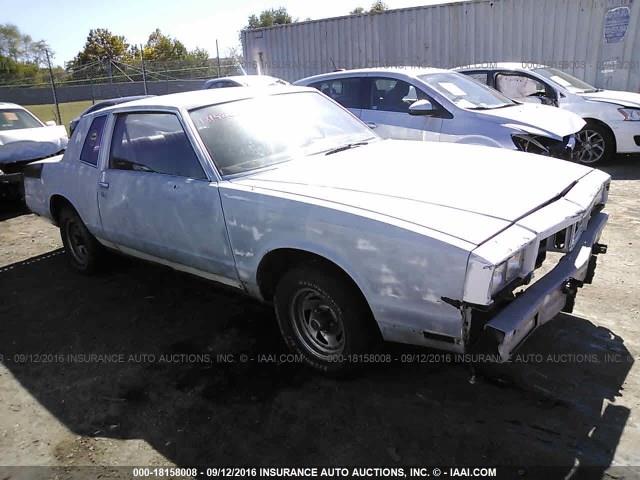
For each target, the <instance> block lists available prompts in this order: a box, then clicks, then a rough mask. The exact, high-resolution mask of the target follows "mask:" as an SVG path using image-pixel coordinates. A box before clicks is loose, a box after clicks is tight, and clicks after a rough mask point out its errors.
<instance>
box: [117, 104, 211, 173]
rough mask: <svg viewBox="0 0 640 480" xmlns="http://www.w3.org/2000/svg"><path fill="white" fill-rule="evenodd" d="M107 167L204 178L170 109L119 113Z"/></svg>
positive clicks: (198, 163)
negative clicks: (165, 110) (166, 110)
mask: <svg viewBox="0 0 640 480" xmlns="http://www.w3.org/2000/svg"><path fill="white" fill-rule="evenodd" d="M109 168H111V169H114V170H133V171H137V172H148V173H161V174H165V175H174V176H178V177H187V178H194V179H196V180H205V179H206V176H205V174H204V171H203V170H202V167H201V166H200V162H199V161H198V157H197V156H196V153H195V152H194V150H193V147H192V146H191V143H190V141H189V139H188V138H187V135H186V134H185V131H184V129H183V128H182V125H181V124H180V121H179V120H178V117H176V116H175V115H174V114H173V113H162V112H149V113H146V112H145V113H137V112H136V113H121V114H118V116H117V117H116V124H115V127H114V129H113V138H112V140H111V151H110V155H109Z"/></svg>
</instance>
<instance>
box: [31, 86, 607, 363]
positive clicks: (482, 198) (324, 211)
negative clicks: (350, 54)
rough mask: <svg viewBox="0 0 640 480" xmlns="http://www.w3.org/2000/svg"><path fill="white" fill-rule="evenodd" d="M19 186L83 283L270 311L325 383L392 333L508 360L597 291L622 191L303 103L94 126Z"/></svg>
mask: <svg viewBox="0 0 640 480" xmlns="http://www.w3.org/2000/svg"><path fill="white" fill-rule="evenodd" d="M514 108H515V107H514ZM105 139H109V141H105ZM25 175H26V176H25V190H26V200H27V204H28V206H29V208H31V210H32V211H33V212H35V213H37V214H39V215H42V216H44V217H47V218H49V219H51V220H52V221H53V222H55V223H56V224H57V225H58V226H59V227H60V232H61V236H62V240H63V243H64V246H65V250H66V253H67V255H68V258H69V261H70V262H71V265H73V266H74V267H75V268H76V269H77V270H79V271H81V272H90V271H92V270H94V269H95V268H97V267H98V265H99V262H100V259H101V255H102V254H103V253H104V252H103V249H104V248H105V247H107V248H111V249H113V250H116V251H119V252H122V253H125V254H128V255H132V256H135V257H140V258H143V259H146V260H150V261H154V262H157V263H160V264H164V265H168V266H170V267H172V268H175V269H177V270H183V271H186V272H189V273H192V274H195V275H200V276H202V277H204V278H208V279H211V280H215V281H218V282H221V283H224V284H227V285H230V286H232V287H235V288H237V289H239V290H241V291H244V292H245V293H247V294H249V295H251V296H253V297H255V298H257V299H260V300H263V301H265V302H269V303H271V302H273V304H274V307H275V311H276V314H277V315H276V316H277V321H278V324H279V326H280V330H281V332H282V335H283V337H284V339H285V341H286V343H287V344H288V345H289V347H291V348H292V349H293V350H294V351H295V352H297V353H299V354H300V355H301V357H302V358H304V360H305V361H306V362H307V363H308V364H309V365H311V366H313V367H316V368H318V369H320V370H323V371H337V370H341V369H345V368H348V367H350V366H353V365H357V364H359V363H361V362H366V360H364V357H362V356H361V355H362V354H365V353H366V352H368V351H369V349H370V348H371V345H372V343H374V342H375V341H376V339H378V338H380V337H382V338H383V339H386V340H389V341H395V342H402V343H408V344H416V345H423V346H431V347H439V348H442V349H445V350H450V351H454V352H469V351H473V350H474V349H476V348H482V349H483V352H484V349H485V348H486V349H487V353H493V354H494V355H496V358H498V357H499V358H508V357H509V355H510V354H511V352H513V350H514V349H515V348H516V347H517V346H518V345H520V344H521V343H522V342H523V340H524V339H525V338H526V337H527V336H529V335H530V334H531V333H532V332H533V331H534V330H535V329H536V328H537V327H539V326H540V325H542V324H544V323H546V322H547V321H549V320H550V319H552V318H553V317H554V316H555V315H556V314H557V313H558V312H559V311H560V310H565V311H571V309H572V307H573V302H574V299H575V295H576V291H577V289H578V288H579V287H580V286H582V285H583V283H590V282H591V280H592V279H593V275H594V271H595V267H596V261H595V256H596V255H597V254H599V253H604V251H605V247H604V246H603V245H599V244H598V239H599V237H600V233H601V231H602V229H603V228H604V226H605V223H606V221H607V215H606V214H605V213H603V212H602V209H603V207H604V205H605V203H606V201H607V195H608V189H609V182H610V178H609V176H608V175H607V174H605V173H603V172H600V171H598V170H593V169H591V168H587V167H585V166H582V165H578V164H575V163H570V162H563V161H559V160H556V159H552V158H548V157H541V156H538V155H530V154H524V153H516V152H510V151H507V150H500V149H495V148H487V147H483V146H474V145H453V144H447V143H439V144H438V143H432V142H419V141H396V140H382V139H380V138H379V137H377V135H375V133H373V132H372V131H371V130H370V129H369V128H368V127H367V126H366V125H365V124H364V123H362V122H361V121H359V120H358V119H357V118H356V117H354V116H353V115H351V114H350V113H349V112H347V111H346V110H345V109H344V108H342V107H341V106H339V105H338V104H337V103H336V102H334V101H332V100H330V99H328V98H327V97H326V96H324V95H322V94H320V93H319V92H318V91H316V90H314V89H309V88H300V87H283V88H278V89H269V90H265V89H263V88H260V89H252V88H242V89H240V88H236V89H216V90H207V91H196V92H187V93H180V94H174V95H166V96H161V97H155V98H147V99H144V100H138V101H135V102H130V103H128V104H126V105H121V106H115V107H110V108H108V109H104V110H100V111H98V112H94V113H91V114H89V115H86V116H84V117H82V119H81V120H80V123H79V125H78V127H77V130H76V134H75V135H74V137H73V141H72V142H71V143H70V146H69V149H68V150H67V152H66V153H65V154H64V156H58V157H54V158H50V159H46V160H42V161H39V162H35V163H33V164H31V165H29V166H28V168H27V171H26V174H25ZM547 252H561V253H562V254H563V256H556V255H554V256H553V257H550V258H547ZM559 258H561V259H559ZM543 264H544V265H545V266H546V267H548V269H547V270H548V273H547V274H546V275H544V276H543V277H541V278H540V279H538V280H537V281H536V282H535V283H534V284H533V285H531V286H530V287H529V288H526V289H525V290H524V291H523V292H520V293H519V294H518V295H514V293H515V292H516V290H522V289H523V288H524V286H525V285H527V284H528V283H529V282H530V281H531V280H532V278H533V276H534V275H535V274H536V273H537V272H540V270H538V269H539V268H540V267H541V266H542V265H543Z"/></svg>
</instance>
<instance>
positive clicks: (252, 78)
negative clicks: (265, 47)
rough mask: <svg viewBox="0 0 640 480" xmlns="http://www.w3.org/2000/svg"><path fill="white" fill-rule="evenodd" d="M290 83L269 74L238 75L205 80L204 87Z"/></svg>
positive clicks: (259, 85) (266, 85)
mask: <svg viewBox="0 0 640 480" xmlns="http://www.w3.org/2000/svg"><path fill="white" fill-rule="evenodd" d="M278 85H281V86H282V85H289V82H285V81H284V80H282V79H280V78H276V77H270V76H269V75H236V76H231V77H220V78H212V79H211V80H207V81H206V82H204V86H203V88H204V89H205V90H206V89H210V88H228V87H273V86H278Z"/></svg>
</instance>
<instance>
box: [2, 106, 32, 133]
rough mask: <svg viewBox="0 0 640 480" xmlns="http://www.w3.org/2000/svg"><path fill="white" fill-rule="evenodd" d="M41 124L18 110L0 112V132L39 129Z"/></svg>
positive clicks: (25, 112) (27, 113)
mask: <svg viewBox="0 0 640 480" xmlns="http://www.w3.org/2000/svg"><path fill="white" fill-rule="evenodd" d="M39 127H42V124H41V123H40V122H38V120H36V119H35V118H33V116H32V115H31V114H30V113H29V112H27V111H25V110H21V109H19V108H12V109H3V110H0V130H20V129H22V128H39Z"/></svg>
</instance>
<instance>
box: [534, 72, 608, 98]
mask: <svg viewBox="0 0 640 480" xmlns="http://www.w3.org/2000/svg"><path fill="white" fill-rule="evenodd" d="M533 71H534V72H536V73H537V74H538V75H542V76H543V77H544V78H546V79H547V80H549V81H551V82H553V83H555V84H556V85H559V86H561V87H563V88H566V89H567V90H568V91H570V92H571V93H587V92H597V91H598V89H597V88H596V87H594V86H593V85H589V84H588V83H587V82H583V81H582V80H580V79H579V78H576V77H574V76H573V75H569V74H568V73H564V72H563V71H561V70H557V69H555V68H536V69H534V70H533Z"/></svg>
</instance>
